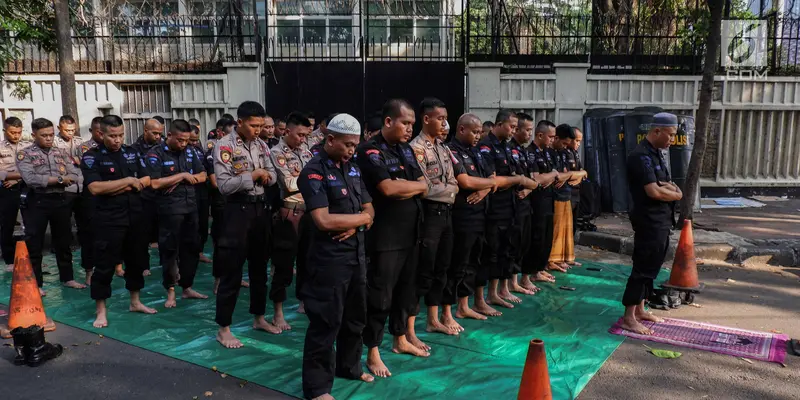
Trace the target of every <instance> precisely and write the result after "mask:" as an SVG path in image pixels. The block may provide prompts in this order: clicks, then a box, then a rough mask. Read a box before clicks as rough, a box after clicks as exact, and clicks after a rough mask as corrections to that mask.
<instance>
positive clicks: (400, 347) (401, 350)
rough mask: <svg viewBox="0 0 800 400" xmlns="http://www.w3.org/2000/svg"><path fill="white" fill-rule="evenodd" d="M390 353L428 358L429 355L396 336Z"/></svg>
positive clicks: (401, 337)
mask: <svg viewBox="0 0 800 400" xmlns="http://www.w3.org/2000/svg"><path fill="white" fill-rule="evenodd" d="M417 340H419V339H417ZM420 343H422V342H420ZM392 352H393V353H396V354H410V355H412V356H417V357H428V356H430V355H431V353H429V352H428V351H426V350H423V349H422V348H420V347H418V346H415V345H414V344H413V343H411V341H409V340H406V338H405V337H404V336H397V337H396V338H395V340H394V343H393V345H392ZM373 373H374V372H373Z"/></svg>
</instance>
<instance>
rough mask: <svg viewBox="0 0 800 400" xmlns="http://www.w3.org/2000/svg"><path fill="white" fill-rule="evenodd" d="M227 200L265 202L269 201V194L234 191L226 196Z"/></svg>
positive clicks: (234, 201) (233, 201)
mask: <svg viewBox="0 0 800 400" xmlns="http://www.w3.org/2000/svg"><path fill="white" fill-rule="evenodd" d="M225 200H226V201H228V202H231V203H263V202H266V201H267V196H265V195H263V194H259V195H251V194H239V193H234V194H232V195H229V196H228V197H226V198H225Z"/></svg>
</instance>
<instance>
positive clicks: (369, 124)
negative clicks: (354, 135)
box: [362, 112, 383, 143]
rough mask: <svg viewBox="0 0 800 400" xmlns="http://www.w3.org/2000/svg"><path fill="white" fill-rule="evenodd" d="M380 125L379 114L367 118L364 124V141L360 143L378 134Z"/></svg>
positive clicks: (381, 123) (381, 122)
mask: <svg viewBox="0 0 800 400" xmlns="http://www.w3.org/2000/svg"><path fill="white" fill-rule="evenodd" d="M382 125H383V121H382V120H381V113H380V112H377V113H375V114H373V115H371V116H370V117H369V118H367V121H366V123H364V139H363V141H362V143H363V142H365V141H367V140H370V139H372V137H373V136H375V135H377V134H378V133H380V132H381V126H382Z"/></svg>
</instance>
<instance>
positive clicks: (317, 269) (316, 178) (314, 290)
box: [297, 151, 372, 399]
mask: <svg viewBox="0 0 800 400" xmlns="http://www.w3.org/2000/svg"><path fill="white" fill-rule="evenodd" d="M297 185H298V187H299V189H300V192H301V193H302V195H303V199H304V200H305V204H306V210H307V212H308V213H309V214H310V213H311V212H312V211H313V210H315V209H318V208H326V207H327V208H328V212H329V213H331V214H359V213H360V212H361V211H363V205H364V204H368V203H371V202H372V198H371V197H370V195H369V192H368V191H367V189H366V187H365V186H364V182H363V181H362V180H361V171H360V170H359V168H358V167H357V166H356V165H355V164H351V163H349V162H343V163H341V164H340V165H339V166H337V165H336V164H335V163H334V162H333V161H332V160H331V159H330V158H328V154H327V153H326V152H324V151H323V152H322V153H320V154H319V156H318V157H315V158H313V159H312V160H311V161H309V163H308V164H307V165H306V166H305V168H303V170H302V172H301V173H300V177H299V180H298V184H297ZM310 225H311V226H310V227H309V228H310V236H311V247H310V252H309V254H308V261H309V262H308V265H307V270H306V274H307V279H306V282H305V283H304V285H303V287H302V289H301V290H302V291H303V295H302V297H303V300H304V302H305V307H306V315H307V316H308V319H309V325H308V330H307V331H306V339H305V346H304V348H303V395H305V397H306V398H309V399H311V398H314V397H318V396H321V395H323V394H325V393H330V392H331V389H332V387H333V377H334V374H335V375H336V376H339V377H343V378H348V379H359V378H360V377H361V374H362V370H361V352H362V346H363V342H362V338H361V335H362V331H363V329H364V324H365V322H366V319H367V299H366V291H367V281H366V268H367V263H366V252H365V250H366V249H365V237H364V232H363V230H361V229H359V231H358V232H357V233H356V234H355V235H353V236H352V237H350V238H349V239H347V240H345V241H343V242H340V241H337V240H334V239H333V234H332V233H331V232H325V231H321V230H319V229H318V228H317V227H316V225H314V224H313V223H312V224H310ZM334 341H335V342H336V349H337V351H336V352H335V356H334V350H333V343H334ZM334 366H335V371H334Z"/></svg>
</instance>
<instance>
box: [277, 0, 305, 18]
mask: <svg viewBox="0 0 800 400" xmlns="http://www.w3.org/2000/svg"><path fill="white" fill-rule="evenodd" d="M275 4H276V6H277V11H278V15H297V14H300V2H299V1H298V0H276V1H275Z"/></svg>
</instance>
